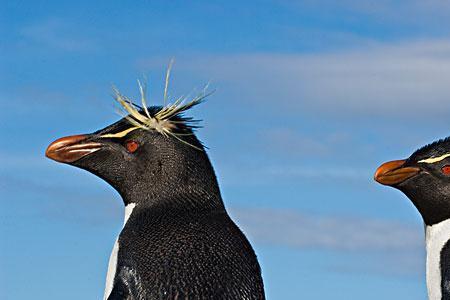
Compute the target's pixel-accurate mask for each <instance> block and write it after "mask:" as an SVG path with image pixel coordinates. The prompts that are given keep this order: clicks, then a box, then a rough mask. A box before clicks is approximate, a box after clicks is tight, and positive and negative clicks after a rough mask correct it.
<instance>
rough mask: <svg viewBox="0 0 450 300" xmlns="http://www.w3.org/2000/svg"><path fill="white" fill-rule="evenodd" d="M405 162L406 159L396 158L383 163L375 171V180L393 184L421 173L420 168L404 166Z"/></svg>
mask: <svg viewBox="0 0 450 300" xmlns="http://www.w3.org/2000/svg"><path fill="white" fill-rule="evenodd" d="M404 164H405V160H394V161H390V162H387V163H384V164H382V165H381V166H380V167H378V169H377V171H376V172H375V176H374V179H375V181H377V182H378V183H381V184H384V185H389V186H393V185H397V184H399V183H402V182H403V181H405V180H406V179H408V178H411V177H413V176H415V175H417V174H419V172H420V169H419V168H415V167H403V165H404Z"/></svg>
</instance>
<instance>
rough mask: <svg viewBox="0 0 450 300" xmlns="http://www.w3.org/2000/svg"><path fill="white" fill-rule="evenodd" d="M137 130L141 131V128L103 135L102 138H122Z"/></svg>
mask: <svg viewBox="0 0 450 300" xmlns="http://www.w3.org/2000/svg"><path fill="white" fill-rule="evenodd" d="M136 129H139V127H131V128H128V129H125V130H123V131H120V132H117V133H107V134H104V135H101V136H100V137H101V138H121V137H124V136H126V135H127V134H129V133H130V132H132V131H134V130H136Z"/></svg>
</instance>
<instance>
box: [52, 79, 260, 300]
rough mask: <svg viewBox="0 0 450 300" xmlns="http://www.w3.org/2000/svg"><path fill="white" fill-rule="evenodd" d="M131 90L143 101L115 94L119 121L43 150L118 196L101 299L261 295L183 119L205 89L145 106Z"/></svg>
mask: <svg viewBox="0 0 450 300" xmlns="http://www.w3.org/2000/svg"><path fill="white" fill-rule="evenodd" d="M166 88H167V86H166ZM140 90H141V94H142V99H141V101H142V106H139V105H137V104H133V103H132V102H131V100H130V99H129V98H127V97H125V96H123V95H122V94H120V92H119V91H118V90H116V91H115V93H116V94H115V99H116V100H117V102H118V103H119V104H120V105H119V107H121V108H122V109H123V112H124V113H125V114H124V117H123V118H122V119H120V120H119V121H117V122H115V123H113V124H112V125H109V126H107V127H105V128H103V129H100V130H98V131H95V132H93V133H90V134H81V135H73V136H67V137H63V138H60V139H57V140H56V141H54V142H53V143H51V144H50V145H49V146H48V148H47V150H46V156H47V157H48V158H50V159H53V160H55V161H57V162H60V163H65V164H69V165H72V166H75V167H78V168H81V169H84V170H87V171H88V172H91V173H93V174H94V175H96V176H98V177H100V178H102V179H103V180H105V181H106V182H107V183H109V184H110V185H111V186H112V187H114V188H115V189H116V190H117V192H118V193H119V194H120V196H121V198H122V200H123V203H124V206H125V218H124V224H123V228H122V231H121V232H120V234H119V236H118V238H117V240H116V242H115V244H114V247H113V251H112V253H111V257H110V260H109V265H108V272H107V276H106V285H105V293H104V299H107V300H116V299H127V300H140V299H255V300H261V299H265V294H264V286H263V280H262V276H261V269H260V266H259V263H258V260H257V257H256V255H255V252H254V250H253V248H252V246H251V244H250V243H249V241H248V240H247V238H246V237H245V235H244V234H243V233H242V231H241V230H240V229H239V228H238V227H237V225H236V224H235V223H234V222H233V221H232V219H231V218H230V216H229V215H228V213H227V211H226V209H225V206H224V203H223V201H222V197H221V194H220V190H219V186H218V182H217V179H216V176H215V173H214V170H213V167H212V165H211V162H210V160H209V158H208V155H207V153H206V151H205V147H204V146H203V144H202V143H201V142H200V141H199V140H198V139H197V137H196V135H195V133H194V132H195V129H196V128H197V127H198V125H196V124H198V123H197V122H198V121H196V120H194V119H192V118H190V117H186V116H185V115H184V113H185V112H186V111H187V110H188V109H190V108H191V107H193V106H196V105H197V104H199V103H201V102H202V101H203V99H204V97H206V96H207V95H205V94H201V95H199V96H198V97H195V98H194V99H193V100H191V101H190V102H188V103H187V104H183V103H184V102H183V101H175V103H173V104H171V105H165V106H147V104H146V103H147V102H146V100H145V93H144V91H143V88H142V86H141V85H140ZM164 100H166V96H165V97H164Z"/></svg>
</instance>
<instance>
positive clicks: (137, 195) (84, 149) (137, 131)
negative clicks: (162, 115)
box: [46, 107, 222, 208]
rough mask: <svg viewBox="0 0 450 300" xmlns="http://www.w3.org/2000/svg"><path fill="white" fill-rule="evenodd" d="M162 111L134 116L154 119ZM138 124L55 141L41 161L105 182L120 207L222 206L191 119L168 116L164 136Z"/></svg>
mask: <svg viewBox="0 0 450 300" xmlns="http://www.w3.org/2000/svg"><path fill="white" fill-rule="evenodd" d="M163 109H164V108H161V107H149V108H147V109H146V110H142V109H141V110H136V111H137V112H139V113H140V114H142V116H144V115H146V114H148V115H149V116H151V117H153V116H157V114H158V113H159V112H161V111H162V110H163ZM142 121H144V120H137V119H135V117H133V116H132V115H128V116H127V117H125V118H123V119H121V120H119V121H118V122H116V123H114V124H112V125H110V126H107V127H106V128H104V129H101V130H99V131H96V132H94V133H92V134H85V135H76V136H69V137H65V138H61V139H58V140H56V141H54V142H53V143H52V144H50V146H49V147H48V149H47V151H46V156H47V157H49V158H51V159H53V160H56V161H58V162H62V163H67V164H70V165H73V166H76V167H79V168H82V169H85V170H87V171H89V172H91V173H93V174H95V175H97V176H99V177H100V178H102V179H104V180H105V181H107V182H108V183H109V184H111V185H112V186H113V187H114V188H115V189H116V190H117V191H118V192H119V193H120V194H121V196H122V198H123V200H124V202H125V204H129V203H136V204H140V203H143V204H146V205H154V204H164V205H166V204H168V205H172V204H176V203H173V202H177V201H178V202H180V203H178V204H183V205H187V204H188V205H191V206H193V207H196V206H198V207H203V208H204V207H214V206H217V205H219V206H221V205H222V202H221V200H220V195H219V189H218V185H217V182H216V178H215V175H214V171H213V169H212V166H211V164H210V161H209V159H208V157H207V154H206V152H205V150H204V147H203V146H202V144H201V142H200V141H199V140H198V139H197V138H196V137H195V135H194V132H193V128H194V127H195V126H194V125H192V124H191V123H192V121H193V120H192V119H190V118H185V117H183V116H182V115H181V114H180V113H175V114H172V115H171V116H170V120H167V122H166V123H163V124H164V126H165V127H166V129H167V132H165V133H164V132H163V133H161V132H159V131H158V130H156V129H152V128H150V127H149V126H147V127H145V126H143V125H142V124H141V122H142ZM156 121H158V122H161V121H162V119H159V120H156ZM141 125H142V126H141ZM160 129H161V128H160ZM169 130H170V131H169ZM202 201H204V203H201V202H202Z"/></svg>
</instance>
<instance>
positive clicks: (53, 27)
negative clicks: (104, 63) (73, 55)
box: [21, 19, 97, 52]
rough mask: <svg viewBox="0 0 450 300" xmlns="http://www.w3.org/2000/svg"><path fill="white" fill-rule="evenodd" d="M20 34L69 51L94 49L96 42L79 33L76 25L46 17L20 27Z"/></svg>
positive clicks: (29, 39)
mask: <svg viewBox="0 0 450 300" xmlns="http://www.w3.org/2000/svg"><path fill="white" fill-rule="evenodd" d="M21 34H22V36H23V37H24V38H26V39H27V40H28V41H30V42H33V43H35V44H38V45H42V46H46V47H51V48H55V49H58V50H64V51H71V52H80V51H81V52H84V51H90V50H93V49H95V48H96V47H97V46H96V44H95V43H94V42H93V41H92V40H91V39H89V38H87V37H84V36H82V35H81V34H80V29H79V28H78V27H77V26H74V25H72V24H70V23H69V22H67V21H63V20H60V19H48V20H44V21H41V22H40V23H36V24H32V25H29V26H26V27H24V28H22V30H21Z"/></svg>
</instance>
